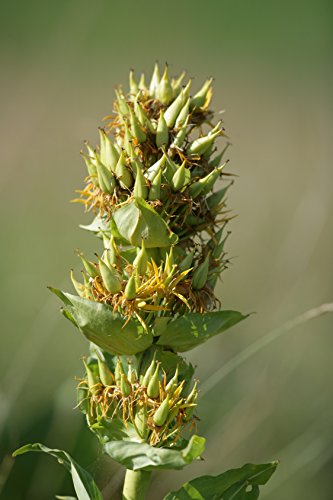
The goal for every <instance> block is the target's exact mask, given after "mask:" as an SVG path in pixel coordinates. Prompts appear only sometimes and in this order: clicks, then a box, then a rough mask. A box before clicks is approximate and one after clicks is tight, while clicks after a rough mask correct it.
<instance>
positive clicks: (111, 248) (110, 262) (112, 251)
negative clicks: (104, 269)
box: [103, 236, 120, 268]
mask: <svg viewBox="0 0 333 500" xmlns="http://www.w3.org/2000/svg"><path fill="white" fill-rule="evenodd" d="M104 257H105V258H103V260H104V262H105V264H106V265H107V266H109V267H110V268H111V267H113V266H116V265H118V264H119V261H120V256H119V253H118V250H117V246H116V243H115V240H114V236H111V238H110V240H109V241H108V244H107V248H106V249H105V256H104Z"/></svg>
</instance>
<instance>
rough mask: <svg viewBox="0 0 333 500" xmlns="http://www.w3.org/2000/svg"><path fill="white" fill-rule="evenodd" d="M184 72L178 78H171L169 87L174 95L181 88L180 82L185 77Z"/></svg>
mask: <svg viewBox="0 0 333 500" xmlns="http://www.w3.org/2000/svg"><path fill="white" fill-rule="evenodd" d="M185 75H186V72H185V71H183V72H182V74H181V75H180V76H179V77H178V78H172V80H171V87H172V90H173V93H174V95H178V94H179V92H181V90H182V82H183V80H184V78H185Z"/></svg>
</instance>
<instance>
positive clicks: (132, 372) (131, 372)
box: [127, 365, 138, 384]
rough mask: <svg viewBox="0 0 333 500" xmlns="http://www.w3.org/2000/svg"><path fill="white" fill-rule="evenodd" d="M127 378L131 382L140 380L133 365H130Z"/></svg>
mask: <svg viewBox="0 0 333 500" xmlns="http://www.w3.org/2000/svg"><path fill="white" fill-rule="evenodd" d="M127 378H128V380H129V382H130V383H131V384H135V383H136V382H137V380H138V377H137V375H136V372H135V370H133V368H132V365H129V366H128V372H127Z"/></svg>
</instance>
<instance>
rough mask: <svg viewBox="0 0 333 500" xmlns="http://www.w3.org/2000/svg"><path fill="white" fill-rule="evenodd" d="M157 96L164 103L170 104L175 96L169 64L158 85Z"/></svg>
mask: <svg viewBox="0 0 333 500" xmlns="http://www.w3.org/2000/svg"><path fill="white" fill-rule="evenodd" d="M156 97H157V99H158V100H159V101H161V103H162V104H166V105H167V104H169V102H170V101H172V98H173V90H172V87H171V83H170V80H169V74H168V65H167V64H166V65H165V68H164V73H163V76H162V78H161V80H160V83H159V85H158V87H157V91H156Z"/></svg>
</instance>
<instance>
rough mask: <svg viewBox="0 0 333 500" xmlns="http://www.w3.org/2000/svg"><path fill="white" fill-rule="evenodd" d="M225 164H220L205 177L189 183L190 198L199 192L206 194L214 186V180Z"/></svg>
mask: <svg viewBox="0 0 333 500" xmlns="http://www.w3.org/2000/svg"><path fill="white" fill-rule="evenodd" d="M224 166H225V165H222V166H221V167H219V168H215V169H214V170H213V171H212V172H210V173H209V174H208V175H206V177H203V178H202V179H199V180H198V181H197V182H194V183H193V184H191V185H190V188H189V192H190V196H191V197H192V198H196V197H197V196H199V195H200V194H201V195H202V194H207V193H208V192H209V191H210V190H211V189H212V188H213V186H214V184H215V182H216V181H217V179H218V178H219V176H220V173H221V172H222V169H223V168H224Z"/></svg>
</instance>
